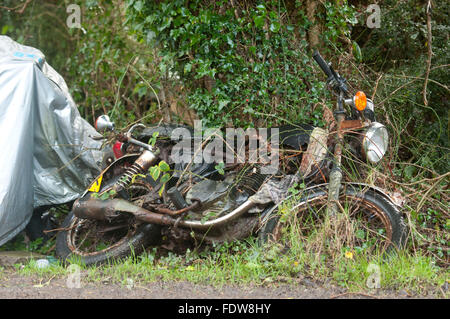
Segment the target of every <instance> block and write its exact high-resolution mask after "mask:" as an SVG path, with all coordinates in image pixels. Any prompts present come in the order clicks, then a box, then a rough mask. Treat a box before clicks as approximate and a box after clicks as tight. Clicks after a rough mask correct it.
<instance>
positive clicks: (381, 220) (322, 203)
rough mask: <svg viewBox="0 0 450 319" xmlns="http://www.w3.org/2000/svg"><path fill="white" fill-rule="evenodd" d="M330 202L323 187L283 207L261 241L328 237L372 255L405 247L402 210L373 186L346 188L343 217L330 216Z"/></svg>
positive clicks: (342, 194) (342, 195) (269, 220)
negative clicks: (328, 214)
mask: <svg viewBox="0 0 450 319" xmlns="http://www.w3.org/2000/svg"><path fill="white" fill-rule="evenodd" d="M327 203H328V191H327V188H326V187H319V188H316V189H313V190H311V191H309V192H307V193H306V194H304V195H303V196H302V197H301V198H300V200H296V201H295V202H291V203H289V204H287V205H285V206H283V205H281V206H279V207H278V209H275V210H274V211H272V212H271V213H270V215H269V216H268V218H267V219H266V222H265V223H264V224H263V226H262V227H261V230H260V232H259V239H260V241H261V242H263V243H265V242H267V241H276V242H280V241H283V240H288V241H291V242H292V240H303V241H305V242H306V241H308V240H311V239H313V238H316V239H317V238H324V237H326V236H328V237H329V238H328V242H329V243H330V245H331V246H333V244H335V243H336V242H339V243H340V246H339V247H340V248H344V249H347V250H351V251H354V250H356V251H365V252H367V253H369V254H373V253H376V252H378V253H384V252H386V251H389V250H391V249H393V248H395V247H397V248H401V247H403V246H404V244H405V241H406V234H407V231H406V224H405V222H404V220H403V218H402V216H401V214H400V212H399V211H398V209H397V208H396V207H395V206H394V205H393V204H392V203H391V202H390V201H389V200H387V199H386V198H385V197H384V196H382V195H381V194H380V193H378V192H376V191H374V190H373V189H365V190H364V189H360V188H359V187H358V186H353V185H346V186H345V187H342V189H341V191H340V198H339V212H338V215H339V216H335V217H333V218H332V219H330V217H329V216H327ZM327 221H328V224H327ZM330 229H331V230H332V231H330Z"/></svg>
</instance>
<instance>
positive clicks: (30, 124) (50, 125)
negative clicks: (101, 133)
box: [0, 36, 102, 245]
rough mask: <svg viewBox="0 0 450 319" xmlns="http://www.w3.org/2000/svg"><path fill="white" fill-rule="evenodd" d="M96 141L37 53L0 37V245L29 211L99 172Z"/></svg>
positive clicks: (68, 196)
mask: <svg viewBox="0 0 450 319" xmlns="http://www.w3.org/2000/svg"><path fill="white" fill-rule="evenodd" d="M97 135H98V133H97V132H96V131H95V129H94V128H93V127H92V126H91V125H89V123H88V122H86V121H85V120H84V119H83V118H82V117H81V116H80V114H79V112H78V110H77V107H76V105H75V103H74V101H73V99H72V97H71V96H70V94H69V91H68V88H67V85H66V83H65V81H64V79H63V78H62V77H61V76H60V75H59V74H58V73H57V72H56V71H55V70H54V69H53V68H52V67H51V66H50V65H48V64H47V63H46V61H45V57H44V55H43V54H42V52H40V51H39V50H37V49H34V48H31V47H27V46H23V45H20V44H18V43H17V42H14V41H13V40H11V39H10V38H9V37H6V36H0V245H3V244H4V243H5V242H7V241H8V240H10V239H12V238H13V237H14V236H15V235H16V234H18V233H19V232H20V231H21V230H23V229H24V228H25V226H26V225H27V223H28V221H29V219H30V218H31V215H32V211H33V207H39V206H43V205H51V204H62V203H66V202H69V201H71V200H74V199H76V198H77V196H79V195H80V194H81V193H82V192H83V190H84V189H85V188H86V186H88V185H89V183H90V182H91V181H92V180H93V178H94V177H95V176H96V175H97V173H98V172H99V165H100V163H101V159H102V152H101V151H100V150H99V149H100V147H101V142H99V141H94V140H93V139H92V138H91V137H90V136H97Z"/></svg>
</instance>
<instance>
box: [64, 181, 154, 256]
mask: <svg viewBox="0 0 450 319" xmlns="http://www.w3.org/2000/svg"><path fill="white" fill-rule="evenodd" d="M116 180H117V178H116V179H113V180H112V181H110V182H108V183H105V185H104V186H102V189H101V190H100V193H102V192H103V191H104V190H108V189H109V188H110V187H111V186H112V185H113V184H114V182H115V181H116ZM146 191H147V190H145V189H142V188H140V189H137V190H135V191H134V194H133V198H132V200H133V199H134V200H135V201H138V200H139V196H142V195H143V193H145V192H146ZM86 196H90V194H88V195H86ZM116 215H117V216H116V217H114V218H112V219H110V220H106V221H99V220H93V219H83V218H78V217H76V216H75V215H74V213H73V212H70V213H69V214H68V216H67V217H66V219H65V220H64V222H63V224H62V228H63V230H62V231H60V232H59V233H58V236H57V239H56V254H57V255H58V257H60V258H61V259H62V260H67V259H74V260H76V261H81V262H82V263H84V264H85V265H91V264H103V263H106V262H108V261H111V260H114V259H120V258H124V257H127V256H130V255H132V254H135V255H138V254H140V253H141V252H142V251H143V250H144V249H145V247H147V246H149V245H152V244H155V243H157V242H158V241H159V239H160V237H161V228H160V226H159V225H153V224H140V223H138V222H137V221H136V220H135V218H134V216H132V215H131V214H128V213H122V212H117V214H116Z"/></svg>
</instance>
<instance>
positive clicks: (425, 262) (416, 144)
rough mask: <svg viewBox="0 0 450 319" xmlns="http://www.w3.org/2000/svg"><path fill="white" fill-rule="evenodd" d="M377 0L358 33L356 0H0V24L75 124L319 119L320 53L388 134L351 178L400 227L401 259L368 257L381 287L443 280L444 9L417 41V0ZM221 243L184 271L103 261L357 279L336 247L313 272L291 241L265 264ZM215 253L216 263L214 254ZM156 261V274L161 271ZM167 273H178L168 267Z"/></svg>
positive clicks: (422, 9) (353, 265)
mask: <svg viewBox="0 0 450 319" xmlns="http://www.w3.org/2000/svg"><path fill="white" fill-rule="evenodd" d="M70 3H77V4H79V5H80V7H81V9H82V15H81V18H82V20H81V23H82V27H83V29H68V28H67V26H66V25H65V19H66V17H67V13H66V11H65V8H66V7H67V5H68V4H70ZM377 3H378V4H379V6H380V8H381V26H380V28H372V29H371V28H369V27H367V25H366V19H367V18H368V16H369V14H370V13H367V12H365V10H366V8H367V6H368V5H369V4H371V1H368V0H367V1H366V0H349V1H344V0H339V1H338V0H335V1H313V0H309V1H294V0H285V1H274V0H272V1H241V0H235V1H207V0H195V1H182V0H175V1H143V0H128V1H126V2H121V1H115V0H107V1H97V0H86V1H81V0H78V1H70V0H65V1H41V0H35V1H32V2H31V3H29V2H28V1H27V2H25V1H22V2H20V3H19V2H17V1H12V0H5V1H3V3H2V6H1V11H0V19H1V20H0V21H1V24H0V31H1V34H6V35H8V36H10V37H12V38H13V39H15V40H16V41H19V42H21V43H24V44H26V45H31V46H34V47H37V48H40V49H41V50H42V51H43V52H44V53H45V54H46V56H47V60H48V62H49V63H50V64H51V65H52V66H53V67H54V68H56V70H57V71H58V72H60V73H61V74H62V75H63V76H64V78H65V79H66V82H67V83H68V86H69V88H70V89H71V93H72V95H73V97H74V99H75V100H76V102H77V103H78V105H79V109H80V112H81V113H82V114H83V115H84V116H85V117H86V119H88V120H90V121H92V120H93V119H94V118H95V116H97V115H99V114H102V113H108V114H109V115H110V116H111V117H112V118H113V119H115V120H116V122H118V124H119V125H120V126H126V125H128V124H129V123H130V122H134V121H138V120H142V121H143V122H147V123H150V122H157V121H159V120H160V119H161V118H164V119H165V120H171V121H180V122H186V123H192V120H193V119H194V118H200V119H202V120H204V121H205V124H208V125H216V126H235V127H243V126H260V127H262V126H267V125H275V124H284V123H286V122H287V123H301V122H309V123H312V124H315V125H320V126H323V125H324V122H323V118H322V112H323V109H324V108H325V107H328V108H330V107H332V99H331V98H330V97H331V96H330V94H329V93H328V92H327V90H325V86H324V80H325V78H324V75H323V74H322V73H321V71H320V70H319V69H318V68H317V67H316V66H315V65H314V63H313V61H312V59H311V54H312V50H313V49H314V48H316V47H319V48H320V51H321V53H322V54H323V55H324V56H325V57H326V58H327V59H328V60H330V61H332V62H333V65H334V66H335V68H336V69H337V70H339V71H340V73H341V74H342V75H344V76H345V77H346V78H347V79H348V82H349V83H351V84H352V89H356V88H358V89H363V90H364V91H365V92H366V93H367V95H368V97H371V98H372V99H373V100H374V102H375V106H376V112H377V116H378V120H379V121H380V122H383V123H385V124H386V125H387V126H388V129H389V131H390V136H391V139H390V149H389V152H388V154H387V156H386V158H385V159H384V160H383V162H382V163H381V165H378V167H377V170H376V171H375V170H374V171H371V172H370V174H369V175H368V176H364V178H365V179H367V180H369V181H370V182H373V183H375V184H377V185H381V186H383V187H384V188H385V189H388V190H390V191H392V193H393V194H394V195H395V196H396V197H397V198H398V199H399V201H402V203H403V207H404V208H405V209H404V213H405V214H406V218H407V222H408V226H409V228H410V230H411V233H410V237H409V241H408V247H407V250H406V251H405V252H404V254H400V255H398V256H397V257H392V258H394V259H392V260H391V261H390V262H388V261H384V260H378V261H377V263H378V264H379V265H380V267H381V268H382V273H383V274H385V275H386V277H383V278H385V279H383V280H386V281H384V282H383V285H387V286H389V287H391V286H392V287H394V286H396V285H397V284H398V285H399V286H400V287H405V286H410V285H412V286H414V287H419V286H420V284H418V283H417V282H416V283H415V282H414V279H413V278H422V279H423V281H425V282H426V281H428V282H430V281H431V282H434V283H435V284H437V283H439V284H442V282H443V278H444V277H445V275H448V270H447V269H448V265H449V256H448V249H449V248H448V247H449V244H448V243H449V228H450V216H449V207H448V202H449V196H448V182H449V168H450V167H449V165H450V164H449V163H450V158H449V154H450V152H449V149H450V144H449V119H450V117H449V114H448V110H449V109H450V108H449V101H448V98H449V88H448V69H449V50H448V43H449V31H450V27H449V25H448V21H449V16H448V15H449V12H450V10H449V9H450V8H449V6H450V4H449V3H448V2H446V1H434V2H432V4H433V7H432V9H433V10H432V11H431V14H430V21H431V24H430V25H431V32H432V38H430V37H429V34H428V29H427V9H426V8H427V3H428V1H426V0H401V1H394V0H383V1H378V2H377ZM5 8H10V9H11V10H10V11H8V10H6V9H5ZM22 9H23V10H22ZM430 44H431V45H430ZM430 47H431V49H432V53H433V54H432V55H431V56H430V55H429V51H428V49H429V48H430ZM428 66H429V67H428ZM424 88H426V89H425V90H424ZM424 93H425V94H424ZM352 173H353V172H347V174H348V175H351V174H352ZM30 247H31V246H29V249H30ZM223 247H228V248H219V250H218V251H215V252H213V253H205V255H198V256H196V257H195V258H197V259H195V260H201V261H200V262H198V263H194V264H192V265H191V264H189V262H190V258H194V257H190V256H192V255H190V254H188V255H187V256H186V257H180V256H172V255H171V256H170V257H167V258H166V257H165V258H162V259H159V260H153V259H152V257H150V256H154V255H152V254H151V253H149V255H147V256H143V257H142V259H139V262H136V260H137V259H135V260H130V261H128V262H126V263H125V264H123V265H122V266H121V265H117V266H116V267H119V268H120V267H123V269H127V267H129V269H130V270H129V271H130V272H131V273H134V272H136V274H137V272H139V271H141V272H144V273H146V272H145V270H144V268H145V267H146V266H147V265H150V264H151V265H153V266H154V267H153V268H152V269H156V273H159V274H160V276H162V277H163V278H168V277H165V276H166V275H167V276H175V278H184V279H186V278H189V279H190V280H194V281H195V280H200V279H205V280H206V278H208V276H217V277H216V278H221V279H220V280H219V279H217V282H221V280H223V282H225V281H229V280H234V279H236V278H240V277H239V276H241V277H242V278H247V279H249V278H251V280H253V281H256V282H258V281H264V280H266V279H267V278H272V279H274V280H276V278H278V277H279V276H284V275H283V274H287V275H289V276H291V275H290V274H291V272H292V269H294V270H295V271H294V272H295V273H293V274H292V276H291V277H293V278H295V277H296V276H297V273H298V272H301V273H303V274H307V275H309V276H311V277H313V278H322V279H324V278H330V277H331V278H334V279H335V280H336V281H337V282H339V283H343V284H344V285H350V283H352V282H353V283H356V284H355V285H356V287H359V286H363V281H364V279H363V278H366V277H363V276H364V275H367V274H366V273H365V271H366V268H367V262H368V260H367V259H366V258H365V257H364V256H359V255H358V254H356V255H355V258H354V259H349V258H345V251H341V252H340V254H338V256H341V257H340V258H338V257H337V258H336V259H335V263H334V264H333V265H330V264H328V265H327V267H325V266H324V265H322V264H320V263H318V264H316V266H311V260H312V259H311V258H312V256H309V255H308V254H307V253H306V252H305V250H304V248H305V247H304V246H303V244H302V243H300V244H299V245H298V246H296V247H297V248H296V249H294V250H290V251H289V252H288V253H285V254H281V256H282V257H280V258H276V262H273V263H272V262H271V261H270V260H269V261H268V260H266V259H264V258H265V257H262V256H263V255H264V254H262V252H261V251H259V250H258V248H256V247H254V246H253V245H250V247H249V246H246V244H240V243H236V244H233V245H229V246H226V245H225V246H223ZM244 247H245V249H244ZM3 248H4V247H3ZM48 248H49V249H50V248H51V246H50V247H48ZM31 249H32V247H31ZM220 249H222V250H227V256H228V259H225V258H223V259H221V257H220V256H223V255H222V253H224V252H223V251H220ZM233 250H236V251H233ZM48 253H51V250H48ZM251 256H256V257H254V258H255V259H254V260H252V259H251V258H253V257H251ZM342 256H343V257H342ZM140 258H141V257H140ZM233 261H235V262H234V263H233ZM172 262H173V263H174V265H175V266H170V265H171V263H172ZM148 263H150V264H148ZM186 263H187V264H188V265H187V264H186ZM217 263H219V264H220V265H221V266H222V267H216V265H217ZM249 264H250V265H253V264H254V265H256V266H255V267H254V268H252V267H253V266H250V267H247V266H245V265H249ZM158 265H159V266H161V267H168V268H167V269H166V270H161V273H160V272H159V271H160V270H159V268H158ZM185 265H187V266H185ZM236 265H239V266H236ZM292 265H294V266H292ZM308 265H309V266H308ZM313 265H314V264H313ZM392 265H397V266H398V267H391V266H392ZM141 267H142V268H141ZM183 267H184V268H186V269H187V267H193V269H194V270H196V271H193V272H191V271H189V270H186V269H184V268H183ZM208 267H211V268H208ZM364 267H366V268H364ZM168 269H170V271H169V270H168ZM180 269H182V270H183V271H181V272H179V273H180V275H176V273H178V272H177V271H173V272H172V271H171V270H180ZM189 269H191V268H189ZM211 269H220V271H218V272H216V273H215V274H212V273H211V271H212V270H211ZM222 270H223V271H222ZM297 270H298V271H297ZM105 271H107V270H105ZM124 272H126V270H124ZM118 273H120V271H119V272H118ZM168 274H169V275H168ZM191 274H192V275H191ZM149 276H153V275H150V274H149ZM155 276H156V275H155ZM178 276H180V277H178ZM196 276H197V277H196ZM221 276H222V277H221ZM152 278H156V277H152ZM437 278H439V279H437ZM247 279H243V280H244V281H245V280H247ZM422 279H420V280H422ZM236 280H237V279H236ZM420 280H419V281H418V282H420ZM402 285H403V286H402Z"/></svg>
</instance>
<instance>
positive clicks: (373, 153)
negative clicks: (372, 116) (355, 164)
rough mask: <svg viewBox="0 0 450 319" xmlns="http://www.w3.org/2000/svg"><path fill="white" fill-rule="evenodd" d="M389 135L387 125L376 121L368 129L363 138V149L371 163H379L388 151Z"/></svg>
mask: <svg viewBox="0 0 450 319" xmlns="http://www.w3.org/2000/svg"><path fill="white" fill-rule="evenodd" d="M388 142H389V135H388V131H387V129H386V127H385V126H384V125H383V124H381V123H377V122H374V123H372V124H371V125H370V126H369V128H368V129H367V131H366V134H365V135H364V139H363V149H364V153H365V155H366V157H367V159H368V160H369V161H370V162H371V163H378V162H379V161H380V160H381V159H382V158H383V156H384V154H385V153H386V151H387V148H388Z"/></svg>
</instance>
